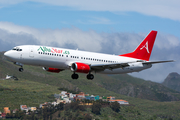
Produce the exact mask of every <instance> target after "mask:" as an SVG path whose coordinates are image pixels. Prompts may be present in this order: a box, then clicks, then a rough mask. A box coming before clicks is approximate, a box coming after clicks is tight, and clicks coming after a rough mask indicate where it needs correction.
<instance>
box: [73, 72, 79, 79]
mask: <svg viewBox="0 0 180 120" xmlns="http://www.w3.org/2000/svg"><path fill="white" fill-rule="evenodd" d="M71 78H72V79H78V78H79V75H78V74H75V73H74V74H72V75H71Z"/></svg>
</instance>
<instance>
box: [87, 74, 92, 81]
mask: <svg viewBox="0 0 180 120" xmlns="http://www.w3.org/2000/svg"><path fill="white" fill-rule="evenodd" d="M86 77H87V79H88V80H93V79H94V75H93V74H88V75H87V76H86Z"/></svg>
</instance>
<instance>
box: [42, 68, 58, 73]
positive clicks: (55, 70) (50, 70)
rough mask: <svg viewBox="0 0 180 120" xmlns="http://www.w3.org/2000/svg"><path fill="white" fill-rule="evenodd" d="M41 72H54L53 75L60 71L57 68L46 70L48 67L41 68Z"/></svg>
mask: <svg viewBox="0 0 180 120" xmlns="http://www.w3.org/2000/svg"><path fill="white" fill-rule="evenodd" d="M43 70H46V71H48V72H54V73H59V72H60V71H62V70H61V69H58V68H48V67H43Z"/></svg>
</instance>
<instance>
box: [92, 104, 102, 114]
mask: <svg viewBox="0 0 180 120" xmlns="http://www.w3.org/2000/svg"><path fill="white" fill-rule="evenodd" d="M100 111H101V104H99V103H94V104H93V105H92V113H94V114H96V115H100Z"/></svg>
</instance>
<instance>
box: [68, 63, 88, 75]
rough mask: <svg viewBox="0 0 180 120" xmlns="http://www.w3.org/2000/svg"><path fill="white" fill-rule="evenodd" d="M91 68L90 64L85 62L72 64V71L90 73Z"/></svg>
mask: <svg viewBox="0 0 180 120" xmlns="http://www.w3.org/2000/svg"><path fill="white" fill-rule="evenodd" d="M90 70H91V68H90V66H89V65H87V64H84V63H79V62H76V63H73V64H72V65H71V71H73V72H80V73H89V71H90Z"/></svg>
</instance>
